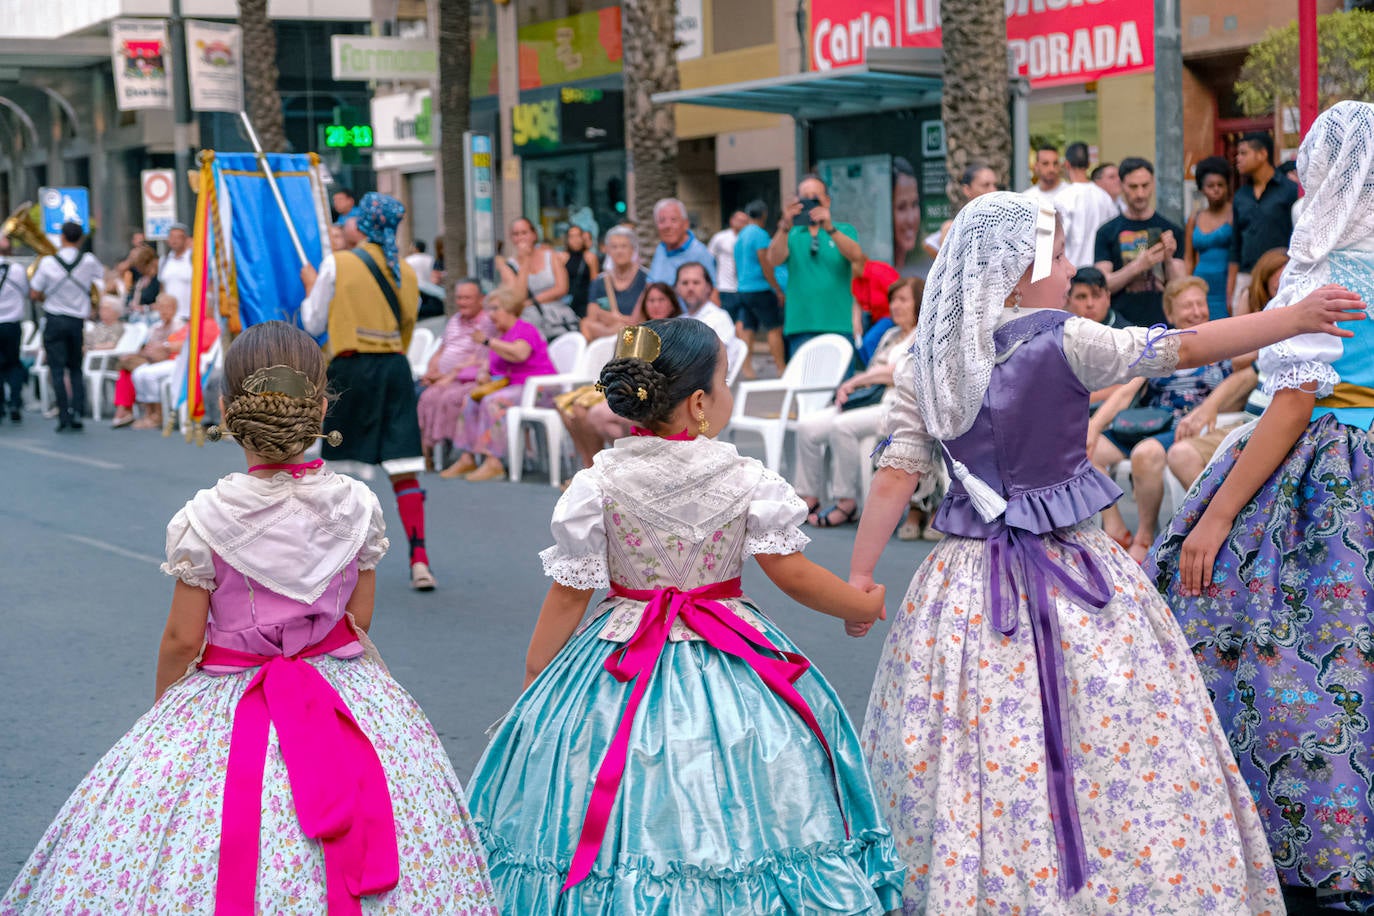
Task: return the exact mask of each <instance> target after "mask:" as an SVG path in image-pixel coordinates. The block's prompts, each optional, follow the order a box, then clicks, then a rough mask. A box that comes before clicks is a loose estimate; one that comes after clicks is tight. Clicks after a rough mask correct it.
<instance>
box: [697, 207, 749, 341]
mask: <svg viewBox="0 0 1374 916" xmlns="http://www.w3.org/2000/svg"><path fill="white" fill-rule="evenodd" d="M747 225H749V216H748V214H746V213H745V212H744V211H743V210H736V211H735V212H734V213H731V214H730V224H729V225H727V226H726V227H725V228H724V229H722V230H720V231H719V232H717V233H716V234H715V235H713V236H711V241H710V242H708V243H707V244H706V250H707V251H709V252H711V254H712V255H713V256H714V257H715V259H716V290H717V291H718V292H719V293H720V307H721V308H723V309H725V312H726V314H727V315H729V316H730V320H732V321H736V320H738V319H739V279H738V274H736V273H735V242H737V241H739V234H740V231H741V230H742V229H743V228H744V227H745V226H747Z"/></svg>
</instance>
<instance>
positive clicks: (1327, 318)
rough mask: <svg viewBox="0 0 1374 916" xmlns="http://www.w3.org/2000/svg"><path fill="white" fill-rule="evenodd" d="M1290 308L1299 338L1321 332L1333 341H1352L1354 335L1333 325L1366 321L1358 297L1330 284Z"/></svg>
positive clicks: (1362, 305) (1363, 306)
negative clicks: (1332, 336) (1335, 338)
mask: <svg viewBox="0 0 1374 916" xmlns="http://www.w3.org/2000/svg"><path fill="white" fill-rule="evenodd" d="M1292 308H1293V311H1294V313H1295V314H1294V316H1293V317H1294V318H1295V319H1296V320H1297V324H1298V333H1299V334H1308V333H1313V332H1325V333H1327V334H1334V335H1335V336H1337V337H1354V336H1355V332H1354V331H1351V330H1347V329H1346V328H1342V327H1340V326H1339V325H1338V324H1336V322H1338V321H1361V320H1363V319H1364V318H1365V317H1367V316H1366V315H1365V304H1364V303H1363V302H1362V301H1360V297H1359V295H1358V294H1356V293H1352V292H1351V291H1350V290H1348V289H1346V288H1345V287H1343V286H1337V285H1335V284H1334V283H1332V284H1327V285H1326V286H1323V287H1321V288H1320V289H1316V290H1313V291H1312V292H1310V293H1308V295H1307V297H1306V298H1305V299H1303V300H1302V301H1301V302H1299V303H1298V304H1297V305H1294V306H1292Z"/></svg>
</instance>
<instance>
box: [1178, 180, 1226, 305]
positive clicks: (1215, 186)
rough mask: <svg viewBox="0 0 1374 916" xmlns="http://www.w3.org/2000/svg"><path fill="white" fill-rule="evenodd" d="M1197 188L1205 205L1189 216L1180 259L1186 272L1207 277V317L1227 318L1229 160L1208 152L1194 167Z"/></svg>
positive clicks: (1205, 278) (1203, 277)
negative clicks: (1185, 267) (1185, 264)
mask: <svg viewBox="0 0 1374 916" xmlns="http://www.w3.org/2000/svg"><path fill="white" fill-rule="evenodd" d="M1194 173H1195V176H1196V180H1197V189H1198V191H1199V192H1200V193H1201V194H1202V197H1203V200H1205V201H1206V202H1207V206H1205V207H1203V208H1201V209H1200V210H1198V211H1197V212H1196V213H1194V214H1193V215H1192V216H1191V217H1190V218H1189V219H1188V231H1187V232H1185V233H1184V249H1183V260H1184V262H1185V263H1187V265H1188V272H1189V273H1190V274H1192V275H1193V276H1195V277H1201V278H1202V279H1204V280H1206V281H1207V312H1208V315H1207V317H1208V320H1210V321H1216V320H1217V319H1218V318H1226V317H1227V316H1228V315H1229V314H1230V312H1229V310H1228V309H1227V307H1226V272H1227V267H1228V265H1227V258H1228V257H1229V256H1230V252H1231V233H1232V232H1234V231H1235V228H1234V227H1233V226H1232V225H1231V164H1230V163H1229V162H1227V161H1226V160H1225V159H1223V158H1221V157H1220V156H1208V157H1207V158H1206V159H1204V160H1202V161H1201V162H1199V163H1198V164H1197V168H1196V169H1194Z"/></svg>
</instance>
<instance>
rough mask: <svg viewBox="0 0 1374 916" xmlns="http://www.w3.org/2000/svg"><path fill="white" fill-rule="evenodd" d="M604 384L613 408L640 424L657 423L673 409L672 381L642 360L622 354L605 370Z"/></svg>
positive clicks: (602, 377) (617, 412) (603, 372)
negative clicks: (671, 398) (669, 383)
mask: <svg viewBox="0 0 1374 916" xmlns="http://www.w3.org/2000/svg"><path fill="white" fill-rule="evenodd" d="M601 387H602V388H604V389H605V391H606V404H607V405H608V406H609V407H610V408H611V410H613V411H615V413H616V415H617V416H621V417H624V418H625V419H627V420H629V421H630V422H632V423H635V424H638V425H639V426H643V427H650V426H653V425H654V424H655V423H658V422H661V421H663V420H665V419H667V417H668V414H670V413H671V412H672V409H673V405H672V404H671V403H670V402H669V400H668V380H667V379H666V378H664V377H663V373H662V372H659V371H658V370H657V369H655V368H654V367H653V365H652V364H651V363H646V362H645V361H644V360H642V359H631V358H626V357H622V358H620V359H613V360H611V361H610V362H608V363H607V364H606V366H605V368H603V369H602V370H601ZM640 392H643V394H644V396H643V397H640Z"/></svg>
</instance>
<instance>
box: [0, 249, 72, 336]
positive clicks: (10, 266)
mask: <svg viewBox="0 0 1374 916" xmlns="http://www.w3.org/2000/svg"><path fill="white" fill-rule="evenodd" d="M0 273H3V274H4V275H5V276H4V278H3V279H0V322H2V323H6V324H8V323H10V322H13V321H22V320H23V319H24V307H25V306H26V305H28V302H29V278H28V275H27V274H25V273H24V265H23V264H20V263H19V262H18V261H15V260H12V259H10V258H5V257H0ZM88 301H89V300H88Z"/></svg>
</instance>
